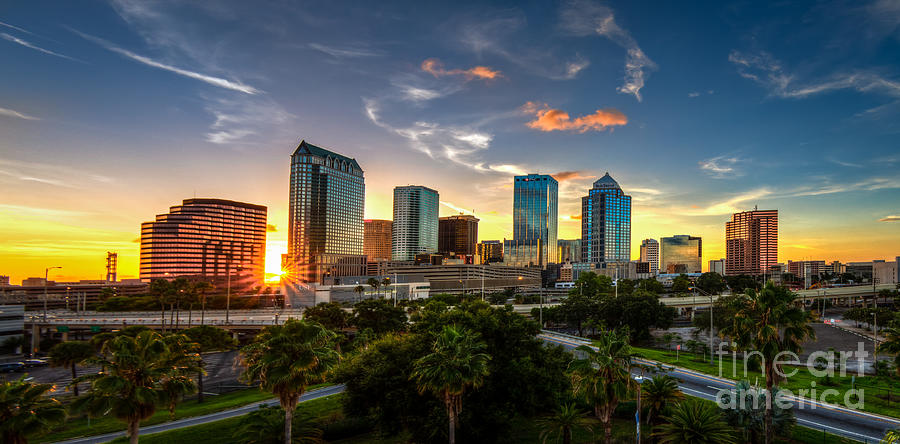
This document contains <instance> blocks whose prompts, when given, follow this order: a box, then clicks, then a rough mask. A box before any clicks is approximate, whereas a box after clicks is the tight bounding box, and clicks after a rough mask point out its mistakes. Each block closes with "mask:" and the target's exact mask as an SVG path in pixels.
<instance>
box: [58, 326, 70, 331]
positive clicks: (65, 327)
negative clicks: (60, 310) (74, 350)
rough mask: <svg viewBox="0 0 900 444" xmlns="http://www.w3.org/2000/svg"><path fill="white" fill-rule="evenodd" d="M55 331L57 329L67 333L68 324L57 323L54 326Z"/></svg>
mask: <svg viewBox="0 0 900 444" xmlns="http://www.w3.org/2000/svg"><path fill="white" fill-rule="evenodd" d="M56 331H57V333H68V332H69V326H68V325H58V326H56Z"/></svg>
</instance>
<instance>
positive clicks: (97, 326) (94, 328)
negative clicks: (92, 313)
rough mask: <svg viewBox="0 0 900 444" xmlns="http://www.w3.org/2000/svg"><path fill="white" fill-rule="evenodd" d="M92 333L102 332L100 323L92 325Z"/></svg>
mask: <svg viewBox="0 0 900 444" xmlns="http://www.w3.org/2000/svg"><path fill="white" fill-rule="evenodd" d="M91 333H100V326H99V325H92V326H91Z"/></svg>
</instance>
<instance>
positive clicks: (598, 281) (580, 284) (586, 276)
mask: <svg viewBox="0 0 900 444" xmlns="http://www.w3.org/2000/svg"><path fill="white" fill-rule="evenodd" d="M612 291H613V285H612V278H610V277H609V276H605V275H599V274H597V273H594V272H593V271H585V272H582V273H580V274H579V275H578V279H576V280H575V287H574V288H572V290H570V291H569V294H570V295H572V294H575V293H577V294H580V295H584V296H587V297H590V298H597V297H600V296H601V295H607V294H610V293H612Z"/></svg>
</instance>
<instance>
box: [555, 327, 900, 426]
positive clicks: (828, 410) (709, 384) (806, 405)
mask: <svg viewBox="0 0 900 444" xmlns="http://www.w3.org/2000/svg"><path fill="white" fill-rule="evenodd" d="M538 338H539V339H541V340H543V341H546V342H548V343H553V344H558V345H561V346H563V347H565V348H566V349H569V350H572V349H574V348H576V347H578V346H580V345H584V344H585V343H586V342H585V341H584V340H578V339H576V338H573V337H565V336H558V335H552V334H541V335H539V336H538ZM643 363H645V364H655V363H653V362H651V361H644V362H643ZM666 373H668V374H670V375H672V376H674V377H676V378H678V379H679V380H680V383H679V387H680V388H681V390H682V391H684V393H685V394H688V395H691V396H696V397H698V398H703V399H708V400H711V401H715V400H716V394H717V393H718V392H719V391H721V390H725V391H728V390H731V389H732V388H733V387H734V381H732V380H729V379H725V378H719V377H716V376H711V375H707V374H703V373H699V372H694V371H691V370H687V369H682V368H674V367H672V368H671V369H670V370H668V371H667V372H666ZM637 374H638V372H637V371H635V375H637ZM751 382H752V381H751ZM793 400H794V401H795V406H794V413H795V415H796V417H797V423H798V424H800V425H803V426H806V427H809V428H811V429H815V430H822V429H825V430H827V431H828V432H829V433H832V434H835V435H840V436H844V437H847V438H851V439H855V440H857V441H861V442H870V443H876V442H878V441H879V440H880V439H881V438H882V437H883V436H884V433H885V432H886V431H888V430H891V429H896V428H900V420H898V419H894V418H889V417H886V416H881V415H875V414H871V413H866V412H861V411H857V410H851V409H847V408H844V407H840V406H836V405H833V404H824V403H822V402H819V401H815V400H810V399H807V398H794V399H793Z"/></svg>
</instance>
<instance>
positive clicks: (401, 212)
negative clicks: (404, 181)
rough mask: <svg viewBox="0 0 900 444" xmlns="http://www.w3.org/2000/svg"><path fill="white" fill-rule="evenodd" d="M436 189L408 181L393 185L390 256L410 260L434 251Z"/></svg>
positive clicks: (438, 199) (436, 220) (436, 209)
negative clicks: (392, 221) (397, 185)
mask: <svg viewBox="0 0 900 444" xmlns="http://www.w3.org/2000/svg"><path fill="white" fill-rule="evenodd" d="M438 205H440V197H439V195H438V192H437V191H435V190H432V189H431V188H428V187H423V186H419V185H408V186H405V187H395V188H394V225H393V230H392V232H391V258H392V259H393V260H395V261H411V260H414V259H415V258H416V255H417V254H421V253H437V251H438Z"/></svg>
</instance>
